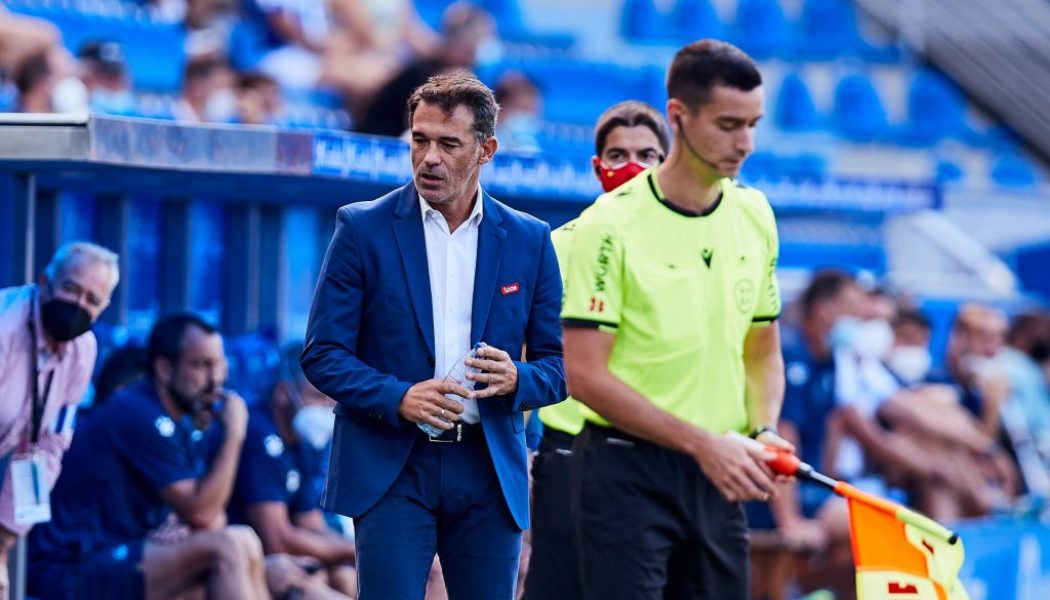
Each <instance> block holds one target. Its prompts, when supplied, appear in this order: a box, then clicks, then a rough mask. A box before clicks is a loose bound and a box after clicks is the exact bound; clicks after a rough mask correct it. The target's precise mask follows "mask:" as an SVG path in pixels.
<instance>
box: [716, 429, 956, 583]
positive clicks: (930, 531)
mask: <svg viewBox="0 0 1050 600" xmlns="http://www.w3.org/2000/svg"><path fill="white" fill-rule="evenodd" d="M730 435H733V437H735V438H736V439H738V440H739V441H740V442H741V443H744V444H747V445H750V446H751V447H752V448H754V449H755V450H759V451H763V452H765V453H766V454H767V455H768V456H769V459H768V460H766V464H768V465H769V467H770V469H772V470H773V472H775V473H779V474H781V475H789V476H793V477H798V478H799V479H802V480H805V481H809V482H812V483H816V484H818V485H822V486H824V487H827V488H829V489H831V490H833V491H834V492H835V493H836V494H838V495H840V496H842V497H844V498H846V500H848V501H849V520H850V540H851V542H852V544H853V563H854V564H855V565H856V567H857V600H970V597H969V596H968V595H967V593H966V590H965V589H964V588H963V585H962V582H961V581H959V569H960V568H961V567H962V564H963V544H962V541H961V540H960V539H959V536H958V535H956V534H955V533H953V532H951V531H949V530H948V529H946V528H945V527H944V526H943V525H941V524H940V523H937V522H936V521H934V520H933V519H930V518H928V517H925V516H923V515H920V514H919V513H917V512H915V511H913V510H911V509H909V508H906V507H904V506H901V505H900V504H897V503H895V502H890V501H889V500H885V499H883V498H879V497H878V496H873V495H871V494H868V493H866V492H862V491H860V490H858V489H857V488H855V487H853V486H852V485H850V484H848V483H846V482H844V481H837V480H835V479H832V478H831V477H828V476H827V475H824V474H822V473H820V472H818V471H815V470H814V469H813V467H811V466H810V465H808V464H806V463H804V462H802V461H800V460H799V459H798V457H796V456H795V455H794V454H791V453H789V452H784V451H781V450H777V449H775V448H772V447H768V446H763V445H762V444H761V443H759V442H756V441H755V440H752V439H751V438H748V437H745V436H743V435H740V434H735V433H734V434H730Z"/></svg>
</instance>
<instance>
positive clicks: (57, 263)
mask: <svg viewBox="0 0 1050 600" xmlns="http://www.w3.org/2000/svg"><path fill="white" fill-rule="evenodd" d="M79 261H87V262H91V263H101V264H104V265H106V266H108V267H109V272H110V273H111V274H112V279H113V281H112V286H111V287H112V288H115V287H117V283H118V282H119V281H120V267H119V266H118V264H119V257H118V256H117V255H116V253H114V252H112V251H110V250H108V249H106V248H103V247H102V246H99V245H98V244H92V243H91V242H67V243H65V244H62V247H61V248H59V249H58V251H57V252H55V255H54V256H52V257H51V262H50V263H48V265H47V266H46V267H44V274H45V275H47V278H48V280H50V281H54V280H55V278H56V277H58V275H59V274H61V273H64V272H65V271H66V270H67V269H69V268H70V267H71V266H73V265H74V264H76V263H78V262H79Z"/></svg>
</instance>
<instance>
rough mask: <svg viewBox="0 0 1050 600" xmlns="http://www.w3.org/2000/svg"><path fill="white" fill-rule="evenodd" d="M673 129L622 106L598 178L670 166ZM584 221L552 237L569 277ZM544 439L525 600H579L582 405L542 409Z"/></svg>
mask: <svg viewBox="0 0 1050 600" xmlns="http://www.w3.org/2000/svg"><path fill="white" fill-rule="evenodd" d="M669 137H670V136H669V134H668V132H667V124H666V123H665V122H664V118H663V116H662V115H661V114H660V111H658V110H657V109H656V108H654V107H652V106H650V105H649V104H647V103H645V102H641V101H638V100H625V101H623V102H618V103H616V104H614V105H612V106H610V107H609V108H608V109H606V110H605V112H603V113H602V114H601V116H600V117H598V121H597V123H596V124H595V128H594V151H595V155H594V156H593V157H592V158H591V162H592V165H593V167H594V175H595V177H597V178H598V181H600V182H601V185H602V189H603V190H605V192H606V194H605V195H603V196H601V197H599V199H598V201H599V202H601V201H603V199H605V198H607V197H609V194H608V193H609V192H612V191H614V190H616V189H617V188H619V187H620V186H621V185H623V184H624V183H627V182H628V181H630V180H631V179H633V178H634V177H635V176H637V175H638V174H639V173H642V172H643V171H645V170H646V169H648V168H649V167H651V166H653V165H656V164H659V163H661V162H663V160H664V157H665V156H667V152H668V150H669V149H670V145H671V142H670V140H669ZM575 229H576V221H575V220H573V221H569V222H568V223H566V224H564V225H562V226H561V227H559V228H557V229H555V230H554V231H552V232H551V241H552V242H553V243H554V249H555V251H556V252H557V254H558V264H559V265H561V267H562V272H563V275H564V271H565V267H566V266H567V264H568V263H567V260H568V256H569V249H570V248H571V246H572V236H573V232H574V231H575ZM540 420H541V421H542V422H543V439H542V440H541V441H540V449H539V452H538V453H537V454H536V458H535V459H533V461H532V530H531V536H532V539H531V543H532V553H531V558H530V559H529V569H528V573H527V574H526V576H525V590H524V594H523V596H522V598H523V600H577V599H578V598H579V597H580V576H579V569H578V568H577V566H576V561H577V553H576V544H575V543H574V542H573V532H572V519H571V518H570V514H569V457H570V456H571V454H572V452H571V449H572V442H573V439H574V438H575V437H576V434H577V433H579V432H580V430H581V429H583V415H581V414H580V405H579V403H578V402H576V401H575V400H573V399H572V398H568V399H566V400H565V401H564V402H559V403H558V404H552V405H550V406H544V407H543V408H542V409H540Z"/></svg>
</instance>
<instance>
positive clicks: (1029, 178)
mask: <svg viewBox="0 0 1050 600" xmlns="http://www.w3.org/2000/svg"><path fill="white" fill-rule="evenodd" d="M989 175H990V176H991V178H992V181H993V182H995V183H996V184H998V185H1002V186H1007V187H1031V186H1033V185H1035V184H1036V183H1037V182H1038V180H1039V177H1038V176H1037V175H1036V172H1035V167H1033V166H1032V163H1031V162H1029V161H1028V159H1026V158H1024V157H1023V156H1021V155H1020V154H1019V153H1017V152H1004V153H1003V154H1000V155H999V156H998V157H996V159H995V161H994V162H993V163H992V168H991V171H990V172H989Z"/></svg>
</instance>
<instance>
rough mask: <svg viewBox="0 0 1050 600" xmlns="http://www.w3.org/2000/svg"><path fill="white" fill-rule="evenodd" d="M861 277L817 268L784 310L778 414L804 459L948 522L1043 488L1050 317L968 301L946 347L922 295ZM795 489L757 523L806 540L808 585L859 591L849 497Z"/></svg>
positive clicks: (754, 508)
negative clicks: (938, 340)
mask: <svg viewBox="0 0 1050 600" xmlns="http://www.w3.org/2000/svg"><path fill="white" fill-rule="evenodd" d="M863 281H864V280H863V279H857V278H854V277H853V276H851V275H850V274H848V273H845V272H842V271H834V270H828V271H820V272H817V273H816V274H815V275H814V276H813V278H812V280H811V281H810V283H809V285H808V286H807V287H806V288H805V290H804V291H803V292H802V294H801V295H800V297H799V298H798V300H797V302H795V304H794V306H793V308H792V309H791V310H790V311H789V312H788V314H787V315H786V317H785V325H786V328H785V335H784V360H785V365H786V379H787V388H786V389H787V391H786V395H785V400H784V407H783V411H782V414H781V421H780V425H779V427H780V431H781V434H782V435H783V436H784V437H785V438H786V439H789V440H791V441H792V442H793V443H795V445H796V447H797V448H798V453H799V455H800V456H801V458H802V459H803V460H804V461H806V462H808V463H810V464H812V465H813V466H814V467H815V468H817V469H818V470H820V471H822V472H824V473H826V474H829V475H831V476H832V477H835V478H839V479H844V480H846V481H849V482H851V483H853V484H854V485H856V486H857V487H860V488H861V489H864V490H867V491H870V492H873V493H876V494H878V495H880V496H884V497H888V498H892V499H895V500H897V501H899V502H903V503H905V504H907V505H910V506H914V507H915V508H917V509H918V510H920V511H922V512H924V513H926V514H928V515H930V516H931V517H933V518H935V519H938V520H942V521H944V522H949V523H951V522H955V521H957V520H958V519H964V518H981V517H987V516H991V515H1003V514H1009V513H1012V512H1015V511H1018V510H1023V509H1024V507H1025V506H1030V505H1031V503H1030V501H1031V500H1032V499H1033V498H1045V496H1046V492H1047V488H1046V481H1047V477H1046V474H1047V472H1050V453H1048V452H1047V450H1048V449H1050V447H1048V445H1047V443H1046V440H1047V437H1048V435H1050V429H1048V428H1047V423H1048V422H1050V421H1047V420H1046V416H1047V414H1048V411H1050V395H1048V391H1047V390H1048V382H1050V359H1048V354H1050V352H1048V351H1050V316H1048V315H1047V314H1046V313H1043V312H1028V313H1022V314H1019V315H1017V316H1015V317H1014V319H1013V321H1012V322H1011V320H1010V319H1009V318H1008V317H1007V315H1006V314H1005V313H1004V312H1002V311H1001V310H999V309H997V308H995V307H992V306H986V305H982V304H970V303H966V304H963V305H961V306H960V307H959V309H958V311H957V313H956V315H955V317H954V320H953V322H952V324H951V327H950V332H949V334H948V338H947V343H946V345H945V347H934V346H933V345H932V340H933V336H932V326H931V322H930V320H929V318H928V317H927V316H926V315H925V314H924V313H923V312H922V310H921V308H922V307H921V305H917V304H916V303H915V302H913V301H912V299H909V298H907V297H904V296H898V295H894V294H891V293H889V292H888V291H886V290H883V289H879V288H872V287H870V286H866V285H864V283H863ZM940 365H943V367H942V366H940ZM1011 415H1012V416H1013V417H1012V418H1011ZM787 492H788V493H784V494H781V495H780V496H778V497H777V498H775V499H774V500H773V501H771V503H770V504H768V505H766V504H753V505H751V506H749V511H748V513H749V519H750V523H751V526H752V527H753V528H755V529H770V530H775V531H776V532H777V534H778V535H779V536H780V541H781V542H782V543H783V547H784V548H790V549H793V551H796V552H797V551H798V550H799V549H801V550H802V552H801V554H802V556H803V557H804V560H802V561H801V562H800V564H801V570H800V571H799V573H798V575H799V577H800V578H802V580H803V581H806V582H807V584H808V585H810V586H813V587H816V586H828V587H833V588H836V592H837V594H840V595H837V596H836V597H851V596H850V594H852V589H853V579H852V575H851V569H852V567H851V565H852V560H851V557H850V547H849V522H848V510H847V507H846V503H845V501H844V500H843V499H841V498H839V497H837V496H835V495H834V494H832V493H831V492H829V491H827V490H825V489H823V488H820V487H817V486H812V485H806V484H801V485H800V484H791V485H790V489H789V490H787ZM1021 500H1025V502H1021ZM764 539H766V538H764Z"/></svg>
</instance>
